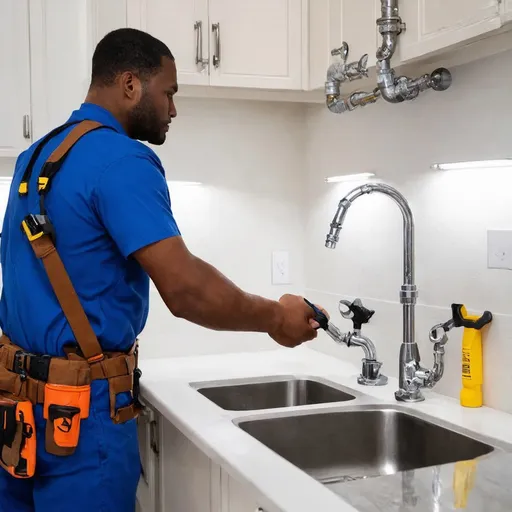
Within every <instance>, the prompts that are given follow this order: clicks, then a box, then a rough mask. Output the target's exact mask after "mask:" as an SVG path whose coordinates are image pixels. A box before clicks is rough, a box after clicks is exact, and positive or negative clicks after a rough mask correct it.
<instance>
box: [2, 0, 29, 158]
mask: <svg viewBox="0 0 512 512" xmlns="http://www.w3.org/2000/svg"><path fill="white" fill-rule="evenodd" d="M0 10H1V14H0V69H1V70H2V79H1V80H0V112H1V116H2V120H1V122H0V156H11V157H15V156H18V155H19V153H20V152H21V151H23V150H24V149H26V148H27V147H28V145H29V144H30V141H31V133H30V131H31V127H30V46H29V15H28V0H0ZM24 116H26V117H25V118H24ZM24 119H25V121H24ZM24 125H25V126H24Z"/></svg>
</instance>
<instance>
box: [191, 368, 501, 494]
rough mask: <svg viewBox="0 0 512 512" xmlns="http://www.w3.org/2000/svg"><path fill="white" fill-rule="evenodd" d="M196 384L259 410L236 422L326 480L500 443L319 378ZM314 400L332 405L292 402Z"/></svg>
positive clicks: (458, 456) (426, 462) (218, 399)
mask: <svg viewBox="0 0 512 512" xmlns="http://www.w3.org/2000/svg"><path fill="white" fill-rule="evenodd" d="M194 387H195V388H196V390H197V391H198V392H199V393H201V394H202V395H203V396H204V397H206V398H208V399H209V400H211V401H212V402H214V403H215V404H216V405H218V406H219V407H221V408H222V409H225V410H230V411H237V412H242V411H244V412H247V411H259V413H258V414H256V413H255V414H252V415H250V416H241V417H238V418H235V419H234V423H235V424H236V425H237V426H238V427H239V428H241V429H242V430H243V431H245V432H247V433H248V434H249V435H251V436H252V437H254V438H255V439H257V440H258V441H260V442H261V443H262V444H264V445H265V446H266V447H268V448H269V449H271V450H273V451H274V452H275V453H277V454H278V455H280V456H281V457H283V458H284V459H286V460H287V461H289V462H290V463H292V464H294V465H295V466H296V467H298V468H300V469H301V470H303V471H305V472H306V473H308V474H309V475H310V476H312V477H313V478H315V479H317V480H318V481H320V482H321V483H323V484H324V485H330V484H335V483H341V482H345V481H351V480H355V479H359V478H367V477H375V476H381V475H388V474H393V473H397V472H400V471H407V470H413V469H419V468H424V467H429V466H437V465H442V464H448V463H453V462H457V461H461V460H471V459H475V458H478V457H481V456H483V455H486V454H489V453H491V452H493V451H494V450H496V449H501V448H499V447H498V446H497V445H496V443H493V441H490V440H487V439H484V438H482V437H481V436H475V435H474V434H472V433H469V432H466V431H465V430H464V429H461V428H459V427H455V426H453V425H449V424H446V423H443V422H441V421H439V420H437V419H435V418H432V417H430V416H426V415H423V414H421V413H419V412H417V411H415V410H411V409H409V408H405V407H400V406H394V405H378V404H375V402H374V403H371V400H369V399H368V397H367V396H366V397H365V396H364V395H361V394H359V393H357V392H355V391H352V390H349V389H346V388H343V387H342V386H339V385H338V384H335V383H332V382H330V381H325V380H323V379H316V378H305V379H301V378H294V377H275V378H273V379H270V380H265V379H260V380H259V381H258V380H256V381H252V382H251V381H249V382H248V381H243V382H237V383H233V382H232V381H231V382H228V381H226V382H223V383H213V384H212V383H205V384H199V385H194ZM314 404H331V405H332V406H333V407H331V408H325V407H322V408H316V409H315V408H303V409H300V407H297V406H304V405H314ZM290 407H294V409H293V410H287V408H290ZM277 408H279V409H280V410H279V411H272V409H277ZM263 410H265V412H261V411H263ZM269 410H270V411H269Z"/></svg>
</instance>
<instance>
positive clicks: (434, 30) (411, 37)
mask: <svg viewBox="0 0 512 512" xmlns="http://www.w3.org/2000/svg"><path fill="white" fill-rule="evenodd" d="M507 1H509V2H510V0H507ZM399 6H400V16H401V17H402V20H403V21H404V22H405V23H406V25H407V29H406V31H405V32H403V33H402V34H401V35H400V42H399V44H400V57H401V60H402V61H408V60H411V59H415V58H417V57H421V56H423V55H427V54H429V53H433V52H436V51H438V50H442V49H445V48H449V47H451V46H453V45H456V44H458V43H462V42H464V41H467V40H468V39H472V38H476V37H478V36H481V35H482V34H485V33H486V32H490V31H492V30H495V29H498V28H500V27H501V18H500V5H499V0H449V1H448V0H400V2H399Z"/></svg>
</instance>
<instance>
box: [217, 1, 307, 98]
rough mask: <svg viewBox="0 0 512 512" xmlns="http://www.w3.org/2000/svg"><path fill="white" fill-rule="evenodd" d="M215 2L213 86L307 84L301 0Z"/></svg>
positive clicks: (264, 86) (275, 87)
mask: <svg viewBox="0 0 512 512" xmlns="http://www.w3.org/2000/svg"><path fill="white" fill-rule="evenodd" d="M209 4H210V57H211V59H210V76H211V84H212V85H223V86H234V87H257V88H269V89H300V88H301V85H302V66H301V64H302V9H301V0H243V1H240V0H210V1H209Z"/></svg>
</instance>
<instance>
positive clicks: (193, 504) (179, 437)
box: [137, 407, 271, 512]
mask: <svg viewBox="0 0 512 512" xmlns="http://www.w3.org/2000/svg"><path fill="white" fill-rule="evenodd" d="M139 442H140V453H141V462H142V467H143V475H142V476H141V480H140V482H139V487H138V490H137V507H138V508H137V511H138V512H271V511H267V510H265V509H263V507H261V506H260V505H259V504H258V498H257V496H255V495H254V493H253V492H252V490H251V489H248V488H247V487H246V486H245V485H243V484H241V483H239V482H238V481H237V480H235V479H234V478H232V477H231V476H230V475H229V474H228V473H227V472H225V471H224V470H223V469H222V468H221V467H220V466H219V465H218V464H215V463H214V462H213V461H212V460H210V458H209V457H208V456H207V455H206V454H204V453H203V452H202V451H201V450H200V449H199V448H197V447H196V446H195V445H194V443H192V442H191V441H190V440H189V439H188V438H187V437H186V436H184V435H183V434H182V433H181V432H180V431H179V430H178V429H177V428H176V427H175V426H174V425H173V424H172V423H170V422H169V421H167V420H166V419H165V418H163V417H162V416H161V415H160V414H159V413H158V412H156V411H155V410H154V409H152V408H151V407H148V408H147V410H146V413H145V414H144V415H142V416H141V417H140V418H139Z"/></svg>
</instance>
